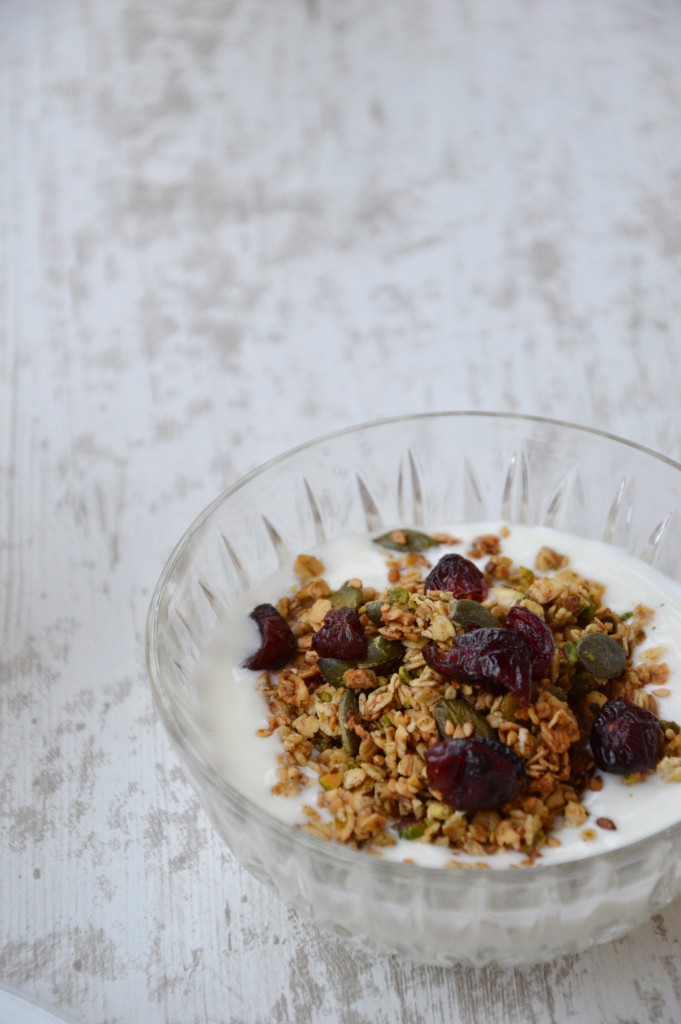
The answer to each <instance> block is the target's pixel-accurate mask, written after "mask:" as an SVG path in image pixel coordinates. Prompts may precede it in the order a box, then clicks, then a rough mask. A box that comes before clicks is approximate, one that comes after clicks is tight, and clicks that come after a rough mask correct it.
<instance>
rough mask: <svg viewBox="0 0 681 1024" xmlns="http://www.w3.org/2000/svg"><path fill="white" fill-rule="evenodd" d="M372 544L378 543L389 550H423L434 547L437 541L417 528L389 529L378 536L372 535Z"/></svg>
mask: <svg viewBox="0 0 681 1024" xmlns="http://www.w3.org/2000/svg"><path fill="white" fill-rule="evenodd" d="M374 544H380V546H381V547H382V548H387V549H388V550H389V551H425V550H426V548H432V547H435V546H436V545H437V541H436V540H435V538H434V537H429V536H428V534H427V533H421V532H420V531H419V530H389V531H388V532H387V533H382V534H381V536H380V537H374Z"/></svg>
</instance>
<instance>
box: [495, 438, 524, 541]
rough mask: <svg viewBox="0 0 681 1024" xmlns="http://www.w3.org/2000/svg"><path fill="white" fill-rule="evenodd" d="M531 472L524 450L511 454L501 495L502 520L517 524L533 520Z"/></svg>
mask: <svg viewBox="0 0 681 1024" xmlns="http://www.w3.org/2000/svg"><path fill="white" fill-rule="evenodd" d="M531 480H532V476H531V471H530V463H529V459H528V457H527V452H526V451H525V449H524V448H520V449H519V450H517V451H513V452H512V453H511V458H510V460H509V463H508V469H507V470H506V476H505V477H504V486H503V490H502V493H501V509H500V513H501V518H502V519H508V520H510V521H512V522H515V523H529V522H530V518H531V502H532V487H531Z"/></svg>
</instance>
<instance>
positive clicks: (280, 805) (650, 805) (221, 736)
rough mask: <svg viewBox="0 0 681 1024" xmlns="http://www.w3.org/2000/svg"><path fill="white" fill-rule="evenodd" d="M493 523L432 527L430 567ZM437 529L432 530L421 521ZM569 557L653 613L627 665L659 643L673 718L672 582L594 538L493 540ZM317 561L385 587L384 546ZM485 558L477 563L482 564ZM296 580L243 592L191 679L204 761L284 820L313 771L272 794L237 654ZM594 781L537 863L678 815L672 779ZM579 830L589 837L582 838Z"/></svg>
mask: <svg viewBox="0 0 681 1024" xmlns="http://www.w3.org/2000/svg"><path fill="white" fill-rule="evenodd" d="M502 525H503V524H501V523H499V522H478V523H468V524H459V525H455V526H449V525H448V526H446V527H444V528H443V530H442V532H446V533H449V534H452V535H453V536H455V537H458V538H460V539H461V544H459V545H457V546H456V547H453V548H452V547H442V548H430V549H429V550H428V551H427V552H426V555H427V557H428V560H429V561H430V562H432V564H433V565H434V564H435V563H436V562H437V560H438V559H439V558H441V557H442V555H443V554H444V553H446V552H447V551H457V552H460V553H462V554H465V552H466V551H467V549H468V547H469V545H470V542H471V541H472V539H473V538H474V537H477V536H479V535H480V534H485V533H498V532H499V530H500V528H501V526H502ZM431 529H433V530H434V531H435V532H438V531H437V530H436V528H435V527H431ZM544 545H546V546H548V547H551V548H553V549H554V550H556V551H558V552H560V553H561V554H565V555H568V556H569V559H570V563H569V566H568V568H570V569H573V570H574V571H575V572H577V573H579V574H580V575H582V576H584V577H586V578H588V579H592V580H596V581H598V582H599V583H603V584H605V585H606V591H605V595H604V603H605V604H607V605H609V606H610V607H611V608H612V609H613V611H616V612H618V613H620V614H623V613H624V612H626V611H630V610H632V609H633V608H634V606H635V605H637V604H643V605H646V606H648V607H649V608H651V609H653V611H654V613H655V614H654V618H653V619H652V621H651V623H650V625H649V626H648V627H647V628H646V632H647V637H646V640H645V641H644V642H643V643H642V644H641V645H639V647H638V648H637V650H636V652H635V662H636V663H638V661H640V660H641V657H642V655H643V652H644V651H645V650H646V649H647V648H650V647H655V648H657V647H660V648H662V649H663V653H662V655H661V657H662V660H664V661H666V662H667V664H668V665H669V669H670V677H669V680H668V682H666V683H665V687H667V688H669V689H670V691H671V692H670V695H669V696H668V697H661V698H660V697H658V698H657V700H658V712H659V714H660V717H661V718H663V719H673V720H675V721H681V585H679V584H678V583H676V582H675V581H673V580H670V579H669V578H668V577H666V576H664V575H662V574H661V573H660V572H658V571H657V570H655V569H652V568H651V567H650V566H648V565H646V564H644V563H643V562H640V561H639V560H638V559H636V558H634V557H633V556H631V555H628V554H626V553H625V552H623V551H620V550H618V549H617V548H613V547H610V546H609V545H606V544H604V543H602V542H600V541H592V540H584V539H582V538H579V537H575V536H573V535H572V534H568V533H563V532H561V531H558V530H554V529H550V528H549V527H539V526H532V527H530V526H513V527H511V534H510V536H509V537H507V538H506V539H503V540H502V554H504V555H507V556H508V557H510V558H512V559H513V561H514V563H515V564H517V565H527V566H533V565H534V559H535V556H536V554H537V551H538V550H539V548H541V547H542V546H544ZM306 554H314V555H316V557H317V558H319V559H320V560H321V561H322V563H323V564H324V573H323V575H324V578H325V579H326V580H327V582H328V583H329V584H330V586H331V587H332V588H335V587H339V586H340V585H341V584H342V583H343V582H344V581H345V580H347V579H348V578H352V577H354V576H358V577H359V578H360V579H361V580H362V581H363V583H364V585H365V586H371V587H376V589H378V590H383V589H384V588H385V587H386V586H388V581H387V570H386V565H385V558H386V552H385V551H384V550H383V549H381V548H379V547H378V546H377V545H376V544H374V543H372V541H371V538H370V537H369V536H366V535H353V536H346V537H342V538H339V539H337V540H334V541H331V542H330V543H328V544H324V545H322V546H320V547H317V548H314V549H312V548H311V549H309V550H308V551H306ZM486 561H487V559H486V558H484V559H481V560H478V561H477V564H478V565H479V566H480V567H482V566H483V565H484V563H485V562H486ZM297 586H299V581H298V580H297V579H296V577H295V575H294V573H293V570H292V568H288V569H281V570H279V571H278V572H276V573H275V574H273V575H272V576H270V577H269V578H268V579H266V580H263V581H262V583H260V584H258V585H257V586H256V587H254V588H253V589H252V590H251V591H249V592H248V594H246V595H243V596H242V597H241V598H240V599H239V601H238V602H237V603H236V604H235V606H234V607H233V608H232V609H231V612H230V615H229V618H228V620H227V621H226V622H225V625H224V629H223V631H222V632H221V635H220V637H219V640H218V642H217V643H216V645H215V647H214V648H213V649H212V650H211V652H210V655H209V657H207V658H206V660H205V663H204V670H203V673H202V674H201V679H200V683H201V686H202V698H203V700H204V702H205V709H206V716H205V721H206V728H207V730H208V732H209V735H210V737H211V740H212V744H213V752H214V765H215V767H216V769H217V770H218V771H219V772H220V773H222V774H223V775H224V777H225V778H227V779H228V780H229V781H230V783H231V784H232V785H233V786H235V787H236V788H237V789H239V790H240V791H241V792H242V793H243V794H244V796H246V797H247V798H248V799H249V800H251V801H252V802H253V803H255V804H257V805H259V806H260V807H262V808H263V809H264V810H266V811H268V812H269V813H270V814H272V815H273V816H274V817H276V818H278V819H280V820H281V821H284V822H287V823H289V824H291V825H295V824H302V823H303V822H304V821H305V818H304V815H303V813H302V807H303V805H305V804H309V805H311V806H314V807H316V796H317V788H318V784H317V782H316V780H317V775H316V773H314V772H312V773H311V775H312V781H313V783H314V785H311V786H309V787H306V788H305V790H304V791H303V792H302V793H301V794H299V795H298V796H296V797H283V796H276V795H274V794H273V793H272V786H273V785H274V783H275V782H276V770H277V768H278V767H279V763H278V756H279V754H280V753H281V745H280V742H279V739H278V738H277V736H276V734H275V735H274V736H270V737H259V736H257V735H256V731H257V730H258V729H259V728H262V727H264V726H266V724H267V718H268V710H267V707H266V704H265V700H264V698H263V696H262V694H261V693H260V692H259V691H258V690H257V688H256V685H255V681H256V678H257V673H255V672H251V671H250V670H249V669H245V668H243V667H242V665H243V662H244V660H245V659H246V658H247V657H248V656H249V655H250V654H252V653H253V652H254V651H255V650H257V648H258V647H259V644H260V634H259V632H258V628H257V626H256V625H255V623H254V622H253V621H252V620H251V619H250V618H249V613H250V612H251V610H252V609H253V607H254V606H255V605H257V604H260V603H262V602H266V601H267V602H271V603H275V602H276V601H277V600H278V599H279V597H281V596H282V595H283V594H287V593H289V592H290V591H291V590H292V589H294V588H295V587H297ZM603 779H604V787H603V789H602V790H601V791H600V792H598V793H594V792H587V793H585V794H584V795H583V797H582V802H583V803H584V805H585V807H586V809H587V812H588V817H587V820H586V822H585V823H584V825H583V826H581V827H578V828H569V827H564V828H562V829H560V830H559V831H558V832H557V833H556V838H558V839H559V840H560V843H561V845H560V846H559V847H544V848H543V849H542V856H541V863H542V864H555V863H559V862H563V861H567V860H575V859H579V858H582V857H588V856H591V855H592V854H596V853H602V852H604V851H606V850H612V849H615V848H616V847H620V846H623V845H626V844H628V843H631V842H634V841H636V840H638V839H643V838H645V837H647V836H650V835H652V834H654V833H655V832H658V831H660V830H662V829H664V828H666V827H668V826H670V825H673V824H675V823H676V822H678V821H679V820H681V783H666V782H663V781H662V780H661V779H660V778H659V777H658V776H657V775H656V774H655V773H652V774H651V775H650V776H649V777H648V778H646V781H645V782H643V783H640V784H638V785H634V786H629V785H627V784H626V783H624V782H623V781H622V779H621V778H620V777H619V776H615V775H604V776H603ZM599 817H607V818H610V819H612V820H613V821H614V822H615V823H616V826H617V827H616V831H606V830H602V829H600V828H597V827H595V821H596V819H597V818H599ZM586 828H589V829H590V831H592V832H593V833H595V838H594V839H592V840H590V841H586V840H585V839H584V838H582V835H583V833H584V830H585V829H586ZM382 855H383V857H384V858H385V859H386V860H403V859H405V858H407V857H408V858H410V859H411V860H413V861H415V862H416V863H418V864H422V865H426V866H434V867H440V866H443V865H444V864H446V863H447V862H448V861H450V860H452V859H456V860H459V861H465V860H476V861H480V860H481V859H486V861H487V862H488V863H489V865H490V867H507V866H508V865H509V864H512V863H518V862H519V861H520V860H522V859H523V857H522V856H521V855H518V854H515V853H506V852H503V853H497V854H494V855H492V856H489V857H487V858H481V857H479V856H476V857H475V858H471V857H467V856H466V855H465V854H462V853H460V852H459V851H457V850H450V849H445V848H443V847H437V846H432V845H430V844H427V843H421V842H418V841H408V840H398V841H397V843H396V844H395V846H392V847H386V848H385V849H384V850H383V851H382Z"/></svg>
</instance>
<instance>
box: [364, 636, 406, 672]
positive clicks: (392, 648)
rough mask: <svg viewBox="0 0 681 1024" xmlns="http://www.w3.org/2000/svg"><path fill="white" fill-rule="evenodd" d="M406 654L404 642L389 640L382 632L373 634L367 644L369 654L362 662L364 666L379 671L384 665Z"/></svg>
mask: <svg viewBox="0 0 681 1024" xmlns="http://www.w3.org/2000/svg"><path fill="white" fill-rule="evenodd" d="M403 655H404V644H402V643H400V641H399V640H387V639H386V638H385V637H384V636H382V635H381V634H380V633H379V634H378V636H372V638H371V640H370V641H369V643H368V644H367V656H366V658H365V659H364V660H363V661H361V662H360V666H361V667H362V668H372V669H374V671H375V672H378V671H379V670H380V669H381V667H382V666H383V665H389V664H390V662H392V661H397V660H399V659H401V658H402V657H403Z"/></svg>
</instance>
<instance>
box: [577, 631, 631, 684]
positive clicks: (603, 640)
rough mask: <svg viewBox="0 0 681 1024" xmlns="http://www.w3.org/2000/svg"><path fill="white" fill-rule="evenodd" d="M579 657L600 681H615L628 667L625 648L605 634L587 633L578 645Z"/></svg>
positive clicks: (588, 670)
mask: <svg viewBox="0 0 681 1024" xmlns="http://www.w3.org/2000/svg"><path fill="white" fill-rule="evenodd" d="M577 655H578V657H579V660H580V661H581V663H582V665H583V666H584V668H585V669H586V670H587V672H590V673H591V675H592V676H598V678H599V679H614V677H615V676H619V675H620V674H621V673H622V672H624V669H625V668H626V666H627V656H626V654H625V652H624V648H623V647H622V646H621V644H618V643H617V641H616V640H615V639H614V638H613V637H611V636H607V635H606V634H605V633H586V634H585V635H584V636H583V637H582V639H581V640H580V641H579V643H578V644H577Z"/></svg>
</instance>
